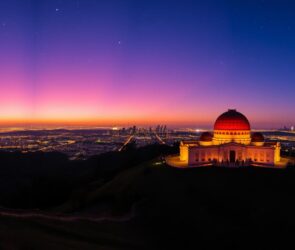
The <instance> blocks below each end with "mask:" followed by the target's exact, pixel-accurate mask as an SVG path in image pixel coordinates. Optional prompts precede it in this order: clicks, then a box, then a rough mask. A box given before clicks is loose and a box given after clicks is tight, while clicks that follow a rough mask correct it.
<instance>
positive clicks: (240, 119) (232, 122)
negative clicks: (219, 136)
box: [214, 109, 250, 130]
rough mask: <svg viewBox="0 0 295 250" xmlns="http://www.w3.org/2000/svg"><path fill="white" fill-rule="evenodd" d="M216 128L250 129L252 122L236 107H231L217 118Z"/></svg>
mask: <svg viewBox="0 0 295 250" xmlns="http://www.w3.org/2000/svg"><path fill="white" fill-rule="evenodd" d="M214 130H250V123H249V121H248V119H247V118H246V116H244V115H243V114H241V113H240V112H237V111H236V110H235V109H229V110H228V111H227V112H225V113H223V114H221V115H220V116H219V117H218V118H217V120H216V122H215V124H214Z"/></svg>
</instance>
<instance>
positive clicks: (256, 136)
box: [251, 132, 264, 142]
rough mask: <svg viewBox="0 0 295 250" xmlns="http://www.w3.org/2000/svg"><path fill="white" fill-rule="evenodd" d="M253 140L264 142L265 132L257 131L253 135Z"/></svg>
mask: <svg viewBox="0 0 295 250" xmlns="http://www.w3.org/2000/svg"><path fill="white" fill-rule="evenodd" d="M251 141H252V142H264V136H263V134H261V133H259V132H255V133H253V134H252V136H251Z"/></svg>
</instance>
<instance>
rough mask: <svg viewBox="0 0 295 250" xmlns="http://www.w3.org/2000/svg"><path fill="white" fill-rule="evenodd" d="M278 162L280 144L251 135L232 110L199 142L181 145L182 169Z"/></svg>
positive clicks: (247, 122)
mask: <svg viewBox="0 0 295 250" xmlns="http://www.w3.org/2000/svg"><path fill="white" fill-rule="evenodd" d="M279 161H280V144H279V143H278V142H265V141H264V136H263V135H262V134H261V133H258V132H255V133H251V127H250V123H249V121H248V119H247V118H246V116H244V115H243V114H241V113H240V112H237V111H236V110H235V109H229V110H228V111H227V112H225V113H223V114H221V115H220V116H219V117H218V118H217V120H216V122H215V124H214V131H213V133H210V132H204V133H202V134H201V136H200V139H199V140H198V141H182V142H181V143H180V156H179V162H181V163H182V164H183V166H194V165H206V164H208V165H211V164H216V165H250V164H252V165H255V164H258V165H259V164H260V165H275V164H276V163H278V162H279Z"/></svg>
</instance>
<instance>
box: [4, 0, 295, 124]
mask: <svg viewBox="0 0 295 250" xmlns="http://www.w3.org/2000/svg"><path fill="white" fill-rule="evenodd" d="M294 65H295V1H249V0H245V1H242V0H240V1H234V0H233V1H222V0H216V1H207V0H206V1H205V0H204V1H197V0H190V1H189V0H179V1H173V0H166V1H164V0H133V1H131V0H117V1H115V0H1V1H0V124H19V123H22V124H41V123H42V124H91V125H126V124H138V125H147V124H156V123H165V124H170V125H175V126H176V125H177V126H178V125H181V126H195V125H199V126H210V125H212V123H213V122H214V120H215V119H216V117H217V116H218V115H219V114H220V113H222V112H224V111H226V110H227V109H228V108H236V109H237V110H238V111H240V112H242V113H244V114H245V115H246V116H247V117H248V118H249V120H250V122H251V124H252V125H253V126H254V127H265V128H273V127H280V126H282V125H288V126H289V125H293V124H295V108H294V107H295V70H294Z"/></svg>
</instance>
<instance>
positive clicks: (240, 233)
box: [0, 160, 295, 249]
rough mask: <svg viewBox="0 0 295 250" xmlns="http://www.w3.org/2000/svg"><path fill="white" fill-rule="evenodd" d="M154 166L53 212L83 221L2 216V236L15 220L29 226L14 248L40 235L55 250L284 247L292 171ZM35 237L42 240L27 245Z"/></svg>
mask: <svg viewBox="0 0 295 250" xmlns="http://www.w3.org/2000/svg"><path fill="white" fill-rule="evenodd" d="M156 162H158V161H157V160H155V161H151V162H147V163H145V164H141V165H139V166H136V167H133V168H130V169H128V170H126V171H123V172H121V173H120V174H118V175H117V176H116V177H115V178H113V179H112V180H110V181H109V182H108V183H106V184H104V185H102V184H101V183H99V182H93V183H91V184H89V185H87V186H85V187H84V188H82V189H80V190H79V191H76V192H75V193H73V195H72V196H71V197H70V199H69V200H68V201H67V202H65V203H64V204H63V205H61V206H58V207H57V208H55V209H54V211H51V213H52V212H54V213H56V212H58V213H65V214H67V216H76V218H84V220H80V219H77V220H74V221H71V222H68V221H56V220H55V219H50V218H49V219H40V218H27V219H21V220H17V221H15V218H13V217H5V218H3V217H0V222H1V231H2V230H3V231H2V233H1V236H0V237H1V238H2V239H5V241H7V239H9V238H7V234H9V233H11V231H9V228H10V229H11V230H13V227H12V225H13V223H16V225H17V226H19V227H26V228H27V227H28V228H29V229H28V231H26V233H27V234H28V235H27V236H26V239H23V238H22V237H23V236H21V233H20V232H19V234H18V233H16V235H15V237H17V238H20V240H19V241H17V243H15V242H14V243H13V244H21V242H26V244H28V245H29V246H30V247H31V245H32V246H35V249H38V248H36V246H37V245H34V244H37V243H36V242H38V241H39V240H40V239H42V238H43V239H48V240H49V239H50V242H51V245H50V246H52V244H56V249H75V248H74V246H81V247H82V246H83V249H207V248H208V249H209V248H211V247H214V246H218V248H219V249H225V248H229V247H233V248H234V249H249V248H250V249H269V247H270V246H271V247H274V246H277V247H278V246H280V249H282V248H283V245H282V242H281V240H283V239H284V241H283V242H285V243H286V242H287V239H288V237H287V236H288V235H289V234H290V232H291V230H292V228H293V227H294V225H295V216H294V211H295V206H294V204H293V199H294V194H295V192H294V185H295V182H294V180H295V172H294V170H292V169H288V170H275V169H258V168H257V169H253V168H252V169H251V168H246V169H226V168H219V169H217V168H199V169H186V170H184V169H173V168H169V167H168V166H166V165H164V164H162V165H156V164H155V163H156ZM62 217H63V216H61V218H62ZM101 217H105V218H106V219H104V220H101V221H100V220H97V221H91V220H90V219H89V218H101ZM85 218H86V219H85ZM87 218H88V219H87ZM111 218H113V219H111ZM120 218H123V219H122V220H120ZM11 220H12V221H13V222H11ZM4 225H5V228H6V230H5V231H4ZM14 227H15V225H14ZM30 230H32V231H30ZM31 232H32V233H31ZM32 235H33V236H35V235H39V236H40V237H41V238H38V239H36V240H32V242H33V243H28V239H30V237H33V236H32ZM282 235H284V236H282ZM39 236H38V237H39ZM30 244H31V245H30ZM40 244H41V241H40ZM29 249H34V247H32V248H29ZM44 249H46V248H44ZM48 249H51V248H48ZM77 249H79V247H77ZM80 249H81V248H80Z"/></svg>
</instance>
